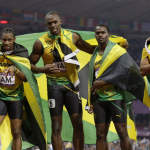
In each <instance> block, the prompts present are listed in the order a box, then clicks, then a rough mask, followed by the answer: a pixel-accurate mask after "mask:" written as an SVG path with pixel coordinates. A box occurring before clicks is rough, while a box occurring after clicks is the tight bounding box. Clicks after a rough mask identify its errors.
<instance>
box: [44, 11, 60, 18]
mask: <svg viewBox="0 0 150 150" xmlns="http://www.w3.org/2000/svg"><path fill="white" fill-rule="evenodd" d="M49 15H57V16H58V17H59V18H60V15H59V13H58V12H56V11H50V12H48V13H47V14H46V15H45V17H46V16H49Z"/></svg>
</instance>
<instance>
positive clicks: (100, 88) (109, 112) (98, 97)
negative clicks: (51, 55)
mask: <svg viewBox="0 0 150 150" xmlns="http://www.w3.org/2000/svg"><path fill="white" fill-rule="evenodd" d="M109 36H110V33H109V28H108V27H107V26H106V25H98V26H97V27H96V30H95V38H96V40H97V42H98V47H97V48H96V49H95V51H94V53H93V55H92V58H91V61H90V68H92V69H90V70H89V78H90V79H91V81H90V80H89V81H90V87H91V88H90V92H92V93H91V105H90V109H89V110H88V112H89V113H90V114H92V113H93V112H94V120H95V126H96V135H97V141H96V149H97V150H100V149H101V150H108V144H107V133H108V130H109V126H110V122H111V119H112V120H113V122H114V125H115V128H116V131H117V133H118V136H119V138H120V145H121V149H122V150H131V149H132V145H131V142H130V140H129V137H128V133H127V110H126V102H125V100H124V98H123V95H122V93H123V91H122V90H121V89H120V88H118V87H116V86H115V85H113V84H110V83H109V82H105V81H107V80H106V75H105V77H104V80H101V79H99V78H98V77H101V75H100V70H101V71H102V72H103V71H104V68H102V67H101V66H103V67H104V64H106V66H108V65H109V61H106V60H105V59H104V58H106V59H107V58H108V57H109V56H108V55H111V53H113V51H111V50H113V48H114V47H115V48H114V52H115V51H117V50H118V49H119V51H123V52H124V53H125V50H124V49H123V48H121V47H120V46H118V45H117V44H116V45H115V43H113V42H110V41H109ZM105 51H106V52H105ZM112 55H113V54H112ZM114 55H116V54H114ZM118 55H119V54H118ZM113 57H114V56H111V57H109V58H108V59H109V60H110V61H111V59H112V58H113ZM113 62H114V61H112V62H111V63H113ZM116 69H119V68H117V66H116ZM94 70H95V71H94ZM93 71H94V72H93ZM113 72H115V73H116V74H117V71H116V70H115V69H113V70H111V74H112V76H111V75H110V76H111V78H113ZM120 72H121V70H120ZM105 73H107V72H104V74H105ZM115 73H114V74H115ZM109 74H110V73H109ZM122 76H123V74H122Z"/></svg>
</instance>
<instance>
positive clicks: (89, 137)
mask: <svg viewBox="0 0 150 150" xmlns="http://www.w3.org/2000/svg"><path fill="white" fill-rule="evenodd" d="M71 31H73V30H71ZM73 32H77V33H79V34H80V35H81V37H82V38H83V40H85V41H87V42H88V43H90V44H91V45H97V42H96V40H95V38H94V32H89V31H73ZM45 33H46V32H42V33H33V34H26V35H21V36H17V37H16V39H17V40H16V42H17V43H19V44H21V45H23V46H25V47H26V48H27V49H28V51H29V54H30V53H31V51H32V47H33V44H34V42H35V41H36V40H37V39H38V38H39V37H41V36H42V35H43V34H45ZM110 40H112V41H113V42H116V43H118V44H120V45H123V44H124V43H126V40H125V39H124V38H122V37H117V36H111V37H110ZM76 56H77V59H78V61H79V62H80V69H79V70H78V74H79V79H80V81H81V82H80V83H81V84H79V88H80V89H81V90H80V92H81V95H82V105H83V125H84V135H85V143H86V144H95V143H96V130H95V123H94V117H93V115H90V114H88V113H87V111H86V110H85V109H84V108H85V106H86V103H87V98H88V68H89V61H90V59H91V55H90V54H87V53H85V52H83V51H80V52H79V53H78V54H77V55H76ZM37 66H38V67H42V66H43V60H42V58H41V59H40V60H39V62H38V63H37ZM35 76H36V79H37V82H38V87H39V91H40V96H41V108H43V115H44V120H45V128H46V131H45V133H46V135H47V143H51V119H50V114H49V107H48V97H47V81H46V76H45V74H35ZM29 98H30V97H29ZM128 107H129V111H128V116H127V117H128V119H127V121H128V133H129V136H130V138H131V139H134V140H136V130H135V124H134V116H133V113H132V109H131V108H132V106H131V104H129V105H128ZM24 119H25V120H26V119H27V118H26V117H25V118H24ZM22 125H23V126H24V128H23V129H24V131H26V130H27V131H28V132H27V133H29V134H31V135H32V130H31V128H28V127H26V125H29V124H28V123H26V124H24V123H23V124H22ZM25 129H26V130H25ZM23 133H25V132H23ZM61 135H62V140H63V141H71V142H72V137H73V128H72V125H71V121H70V118H69V115H68V113H67V110H66V108H65V107H64V108H63V125H62V134H61ZM107 138H108V142H111V141H114V140H117V139H119V137H118V135H117V133H116V130H115V127H114V124H113V123H112V122H111V125H110V129H109V133H108V137H107Z"/></svg>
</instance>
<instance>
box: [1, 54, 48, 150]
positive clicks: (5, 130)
mask: <svg viewBox="0 0 150 150" xmlns="http://www.w3.org/2000/svg"><path fill="white" fill-rule="evenodd" d="M6 57H7V58H9V59H12V60H14V61H16V62H18V63H20V64H21V65H23V66H25V67H27V68H28V69H31V66H30V62H29V60H28V59H27V58H23V57H18V56H11V55H10V56H9V55H7V56H6ZM42 82H43V81H42ZM23 84H24V96H26V98H27V99H28V100H29V101H28V103H29V105H30V107H31V109H32V112H33V114H34V116H35V118H36V121H37V122H38V125H39V127H40V129H41V131H42V134H43V136H44V137H45V141H47V133H45V129H44V125H43V120H42V119H43V118H42V114H41V111H40V109H39V106H38V103H37V101H36V98H35V95H34V93H33V92H32V89H31V87H30V85H29V83H28V82H26V83H23ZM0 135H1V136H2V138H3V139H2V144H3V146H2V150H6V148H7V147H8V146H9V144H10V143H11V141H12V135H11V130H10V120H9V117H8V115H7V116H6V117H5V119H4V121H3V123H2V125H1V126H0ZM6 138H7V139H6Z"/></svg>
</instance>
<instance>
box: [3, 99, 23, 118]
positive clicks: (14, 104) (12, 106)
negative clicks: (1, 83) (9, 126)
mask: <svg viewBox="0 0 150 150" xmlns="http://www.w3.org/2000/svg"><path fill="white" fill-rule="evenodd" d="M7 112H8V115H9V118H10V119H20V120H22V117H23V104H22V100H19V101H5V100H0V116H6V115H7Z"/></svg>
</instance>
